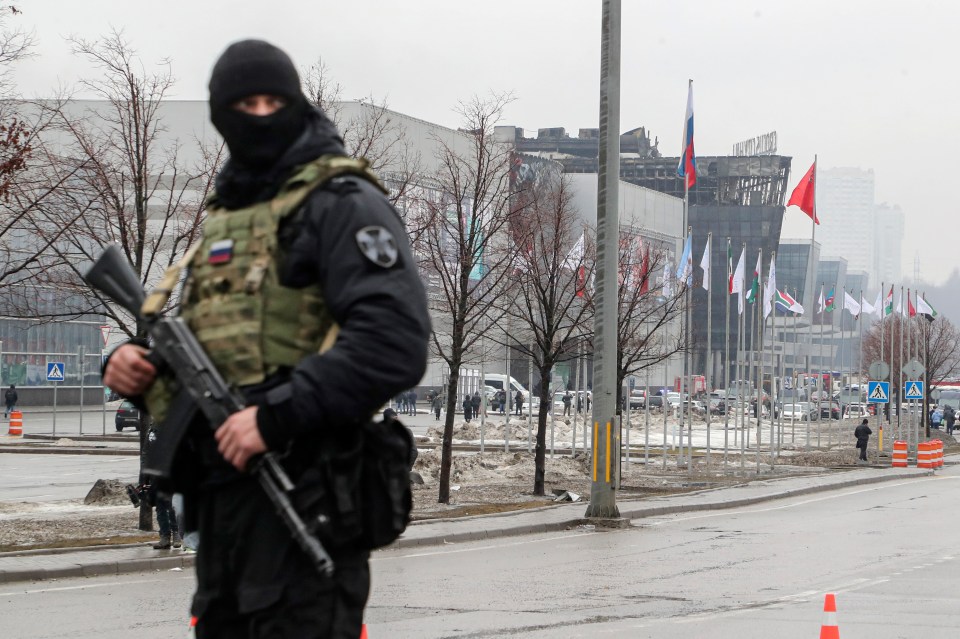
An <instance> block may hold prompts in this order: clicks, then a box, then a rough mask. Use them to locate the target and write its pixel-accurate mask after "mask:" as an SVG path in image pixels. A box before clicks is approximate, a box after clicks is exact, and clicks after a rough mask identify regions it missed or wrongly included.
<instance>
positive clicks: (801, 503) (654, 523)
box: [637, 477, 960, 527]
mask: <svg viewBox="0 0 960 639" xmlns="http://www.w3.org/2000/svg"><path fill="white" fill-rule="evenodd" d="M923 479H927V480H936V479H960V477H923V478H921V480H923ZM916 481H917V480H916V479H911V480H908V481H902V482H897V483H895V484H890V483H884V484H883V485H882V486H873V487H869V488H863V489H860V490H854V491H846V490H844V489H840V490H841V491H842V492H833V493H832V494H830V495H825V496H823V497H815V498H813V499H804V500H803V501H798V502H796V503H793V504H783V505H780V506H768V507H765V508H753V509H750V506H742V507H734V508H724V509H721V510H718V511H716V512H711V513H704V514H699V515H689V516H674V515H658V516H657V517H658V518H665V517H669V519H659V521H657V520H655V519H654V518H650V520H649V523H647V522H644V523H643V524H642V525H641V527H642V526H646V525H649V526H660V525H663V524H669V523H673V522H680V521H692V520H694V519H707V518H710V517H724V516H726V515H729V514H730V513H732V512H736V511H740V512H742V513H743V514H754V513H766V512H771V511H774V510H786V509H787V508H795V507H797V506H805V505H807V504H815V503H817V502H820V501H828V500H830V499H839V498H840V497H849V496H851V495H859V494H860V493H869V492H873V491H876V490H880V489H881V488H890V487H894V488H895V487H897V486H909V485H911V484H913V483H915V482H916ZM778 499H793V498H792V497H780V498H778ZM748 509H749V510H748ZM637 519H641V518H637Z"/></svg>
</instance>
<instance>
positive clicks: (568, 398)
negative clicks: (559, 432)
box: [563, 391, 573, 416]
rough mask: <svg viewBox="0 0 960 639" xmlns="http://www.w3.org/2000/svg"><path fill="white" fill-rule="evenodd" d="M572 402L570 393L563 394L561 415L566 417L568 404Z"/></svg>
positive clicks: (568, 410) (568, 409)
mask: <svg viewBox="0 0 960 639" xmlns="http://www.w3.org/2000/svg"><path fill="white" fill-rule="evenodd" d="M572 402H573V395H571V394H570V391H567V392H566V393H564V394H563V414H564V416H568V415H569V414H570V404H571V403H572Z"/></svg>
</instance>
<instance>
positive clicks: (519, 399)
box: [513, 391, 523, 415]
mask: <svg viewBox="0 0 960 639" xmlns="http://www.w3.org/2000/svg"><path fill="white" fill-rule="evenodd" d="M513 403H514V406H516V407H517V408H516V410H517V415H522V414H523V393H522V392H520V391H517V395H516V397H514V398H513Z"/></svg>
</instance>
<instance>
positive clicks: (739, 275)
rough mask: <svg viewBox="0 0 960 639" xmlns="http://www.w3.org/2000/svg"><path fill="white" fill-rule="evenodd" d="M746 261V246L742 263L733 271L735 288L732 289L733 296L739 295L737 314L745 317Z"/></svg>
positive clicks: (741, 254) (742, 254)
mask: <svg viewBox="0 0 960 639" xmlns="http://www.w3.org/2000/svg"><path fill="white" fill-rule="evenodd" d="M746 261H747V247H746V246H744V247H743V251H742V252H741V253H740V261H739V262H737V268H736V269H735V270H734V271H733V286H732V287H731V288H730V293H731V294H733V293H736V294H737V312H738V313H739V314H740V315H743V269H744V262H746Z"/></svg>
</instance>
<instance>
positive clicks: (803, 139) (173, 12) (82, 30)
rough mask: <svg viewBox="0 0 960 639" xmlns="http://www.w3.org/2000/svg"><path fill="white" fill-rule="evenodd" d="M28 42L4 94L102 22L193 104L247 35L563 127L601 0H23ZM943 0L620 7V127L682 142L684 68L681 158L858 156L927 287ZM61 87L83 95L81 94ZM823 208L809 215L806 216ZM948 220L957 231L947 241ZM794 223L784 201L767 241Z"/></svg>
mask: <svg viewBox="0 0 960 639" xmlns="http://www.w3.org/2000/svg"><path fill="white" fill-rule="evenodd" d="M17 6H18V8H19V9H20V10H21V11H22V14H21V15H18V16H15V17H13V18H11V19H10V20H9V21H8V22H9V24H10V25H11V26H13V25H16V24H22V25H23V26H24V27H26V28H28V29H32V30H33V31H34V32H35V35H36V38H37V40H38V46H37V49H36V53H37V54H38V55H37V57H35V58H34V59H32V60H29V61H27V62H25V63H22V64H21V65H20V66H19V68H18V70H17V76H16V77H17V79H18V82H19V87H20V90H21V92H22V93H23V94H24V95H25V96H27V97H38V96H46V95H49V94H50V93H51V89H52V88H53V87H56V86H58V85H65V86H71V85H73V84H75V83H76V81H77V79H78V78H81V77H85V76H86V77H89V76H90V75H91V70H90V68H89V67H87V66H86V65H85V64H83V62H82V61H81V60H79V59H77V58H76V57H74V56H73V55H71V52H70V47H69V46H68V45H67V44H66V43H65V41H64V37H65V36H67V35H71V34H73V35H77V36H81V37H85V38H97V37H99V36H101V35H103V34H105V33H107V32H109V30H110V29H111V27H115V28H118V29H122V30H123V31H124V34H125V37H126V38H127V40H128V41H129V42H130V43H131V45H132V46H133V47H134V48H135V49H136V50H137V51H138V53H139V55H140V57H141V58H142V60H143V62H144V63H145V64H146V65H147V66H148V68H149V65H152V64H154V63H156V62H159V61H160V60H161V59H163V58H169V59H170V62H171V66H172V70H173V74H174V76H175V77H176V78H177V84H176V86H175V91H174V93H175V95H174V96H173V97H175V98H180V99H205V98H206V82H207V79H208V74H209V72H210V68H211V66H212V64H213V61H214V60H215V59H216V57H217V55H219V53H220V52H221V51H222V50H223V49H224V48H225V46H226V45H227V44H229V43H230V42H232V41H234V40H238V39H242V38H247V37H259V38H264V39H267V40H270V41H272V42H274V43H275V44H277V45H278V46H280V47H282V48H284V49H285V50H286V51H287V52H288V53H290V55H291V56H292V57H293V59H294V61H295V62H296V63H297V64H298V65H299V66H301V67H306V66H308V65H310V64H311V63H314V62H316V61H317V59H318V58H322V59H323V60H324V62H325V63H326V65H327V66H328V68H329V70H330V72H331V73H332V75H333V76H334V78H335V79H336V81H338V82H339V83H340V84H341V85H342V86H343V88H344V94H343V97H344V98H345V99H357V98H362V97H366V96H371V95H372V96H374V97H375V98H377V99H385V100H386V101H387V103H388V106H389V107H390V108H392V109H394V110H396V111H400V112H402V113H406V114H409V115H412V116H415V117H418V118H421V119H423V120H427V121H430V122H436V123H440V124H444V125H447V126H451V127H455V126H457V125H458V124H459V122H458V119H457V116H456V114H455V112H454V107H455V106H456V104H457V102H458V101H460V100H465V99H469V98H470V97H471V96H472V95H475V94H480V95H482V94H485V93H488V92H489V91H491V90H493V91H498V92H503V91H510V92H513V94H514V95H515V97H516V100H515V101H514V102H513V103H512V104H511V105H510V107H509V108H508V109H507V112H506V118H505V120H504V121H503V122H502V123H503V124H514V125H517V126H520V127H523V128H524V129H526V130H527V135H528V136H530V135H535V132H536V129H537V128H543V127H553V126H562V127H566V129H567V131H568V132H569V133H571V134H572V135H576V132H577V130H578V129H579V128H586V127H596V126H597V121H598V110H599V107H598V97H597V95H598V91H599V80H598V76H599V67H600V65H599V49H600V46H599V41H600V7H601V3H600V0H510V1H503V0H484V1H482V2H480V1H476V2H466V1H458V0H414V1H412V2H395V1H387V0H366V1H364V2H317V1H310V2H308V1H305V0H300V1H294V0H269V1H266V2H248V1H246V0H243V1H230V2H228V1H226V0H191V1H190V2H185V1H183V0H165V2H162V3H145V2H130V1H126V2H120V1H118V0H115V1H108V0H82V1H81V0H33V1H30V0H25V1H23V2H20V3H17ZM957 25H960V2H956V1H954V0H939V1H928V2H925V1H922V0H915V1H913V2H909V3H904V2H889V1H882V0H881V1H877V0H806V1H804V2H798V1H791V2H786V1H777V0H774V1H771V0H766V1H759V0H753V1H748V0H723V1H714V0H685V1H683V2H669V1H661V2H647V1H640V0H624V2H623V52H622V55H623V62H622V71H623V75H622V95H621V100H622V101H621V130H622V131H626V130H629V129H631V128H634V127H636V126H646V127H647V130H648V131H650V132H651V134H652V135H654V136H658V137H659V138H660V150H661V151H662V152H663V153H664V154H665V155H677V154H679V152H680V140H681V127H682V120H683V112H684V108H685V104H686V84H687V79H688V78H692V79H693V80H694V94H695V101H696V147H697V152H698V154H699V155H724V154H729V153H730V150H731V146H732V145H733V144H734V143H735V142H738V141H741V140H744V139H747V138H751V137H754V136H756V135H759V134H762V133H766V132H769V131H773V130H776V131H777V133H778V143H779V149H778V150H779V153H780V154H782V155H788V156H792V157H793V158H794V159H793V173H792V175H791V177H790V188H793V186H794V185H795V184H796V182H797V181H798V180H799V178H800V177H801V176H802V175H803V173H804V172H805V171H806V169H807V168H808V167H809V165H810V164H811V162H812V161H813V157H814V154H818V155H819V158H820V166H821V167H822V168H829V167H837V166H851V167H860V168H863V169H869V168H872V169H874V171H875V177H876V200H877V202H887V203H890V204H897V205H899V206H900V207H901V209H902V210H903V212H904V214H905V219H906V232H905V238H904V244H903V273H904V276H905V277H911V276H912V274H913V271H914V258H915V257H916V256H918V255H919V258H920V274H921V278H922V279H924V280H927V281H929V282H931V283H941V282H942V281H943V280H945V279H946V277H947V276H948V274H949V273H950V272H952V271H953V270H955V269H957V268H958V267H960V225H958V226H954V222H953V220H955V218H956V213H957V210H956V209H957V205H956V202H957V197H958V195H957V189H956V188H955V182H954V180H956V179H957V178H956V175H957V174H956V173H955V171H956V170H957V167H956V164H955V162H953V161H952V158H953V157H955V156H953V155H952V153H953V152H954V151H955V150H956V147H957V140H958V132H960V124H958V121H957V117H956V116H955V115H954V113H955V111H956V109H957V103H958V98H960V84H958V82H957V73H956V71H955V64H956V62H955V58H956V52H957V50H958V47H957V37H958V36H957V33H956V28H957ZM78 97H84V96H82V94H81V95H79V96H78ZM826 214H827V212H821V217H823V216H824V215H826ZM950 229H957V230H958V233H957V235H955V236H951V235H950V233H949V230H950ZM809 233H810V225H809V218H807V217H806V216H805V215H804V214H803V213H801V212H800V211H799V209H797V208H795V207H792V208H789V209H787V212H786V215H785V223H784V231H783V236H784V237H806V236H808V235H809Z"/></svg>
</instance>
